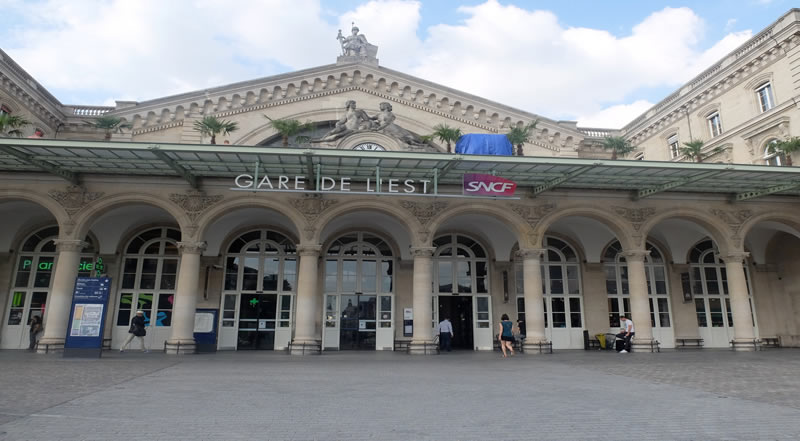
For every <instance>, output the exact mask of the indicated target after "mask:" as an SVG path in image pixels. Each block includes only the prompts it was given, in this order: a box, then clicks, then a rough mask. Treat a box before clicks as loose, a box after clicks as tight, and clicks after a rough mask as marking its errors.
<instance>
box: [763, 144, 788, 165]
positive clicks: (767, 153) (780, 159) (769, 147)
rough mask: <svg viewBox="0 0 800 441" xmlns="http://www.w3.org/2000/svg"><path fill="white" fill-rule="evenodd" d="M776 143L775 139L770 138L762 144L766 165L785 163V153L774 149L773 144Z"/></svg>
mask: <svg viewBox="0 0 800 441" xmlns="http://www.w3.org/2000/svg"><path fill="white" fill-rule="evenodd" d="M777 143H778V140H777V139H771V140H770V141H769V142H767V144H766V145H765V146H764V162H765V163H766V164H767V165H773V166H776V167H780V166H783V165H785V164H786V155H785V154H784V153H783V152H779V151H777V150H775V145H776V144H777Z"/></svg>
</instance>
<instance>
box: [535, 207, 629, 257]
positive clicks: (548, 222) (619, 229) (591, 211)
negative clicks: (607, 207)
mask: <svg viewBox="0 0 800 441" xmlns="http://www.w3.org/2000/svg"><path fill="white" fill-rule="evenodd" d="M572 216H582V217H588V218H590V219H593V220H595V221H597V222H600V223H601V224H603V225H605V226H606V227H608V228H609V229H610V230H611V232H612V233H614V236H616V238H617V240H619V242H620V243H621V244H622V247H623V249H632V248H633V247H634V246H635V245H636V241H635V240H634V239H633V231H631V228H630V225H629V224H627V223H625V222H623V221H621V220H620V219H619V218H618V217H614V216H613V215H612V214H610V213H609V212H607V211H604V210H600V209H597V208H592V207H580V206H576V207H568V208H561V209H558V210H555V211H553V212H552V213H550V214H548V215H545V216H544V217H543V218H542V219H541V220H540V221H539V223H538V224H537V225H536V229H535V230H534V231H535V236H534V237H535V240H536V243H533V244H531V246H532V247H534V248H541V245H542V244H541V242H542V239H543V238H544V236H545V234H546V233H547V230H548V229H549V228H550V227H551V226H552V225H553V224H555V223H556V222H557V221H558V220H560V219H564V218H566V217H572Z"/></svg>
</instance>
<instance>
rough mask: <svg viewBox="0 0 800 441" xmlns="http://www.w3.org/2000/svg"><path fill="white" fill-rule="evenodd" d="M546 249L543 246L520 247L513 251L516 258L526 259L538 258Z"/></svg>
mask: <svg viewBox="0 0 800 441" xmlns="http://www.w3.org/2000/svg"><path fill="white" fill-rule="evenodd" d="M546 252H547V250H546V249H544V248H522V249H520V250H517V252H516V253H514V254H515V255H516V256H517V257H518V258H520V259H523V260H527V259H537V260H538V259H540V258H541V257H542V255H543V254H544V253H546Z"/></svg>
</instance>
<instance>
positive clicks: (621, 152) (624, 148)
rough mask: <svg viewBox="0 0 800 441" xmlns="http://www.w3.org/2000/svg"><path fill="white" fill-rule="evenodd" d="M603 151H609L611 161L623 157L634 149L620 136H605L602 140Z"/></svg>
mask: <svg viewBox="0 0 800 441" xmlns="http://www.w3.org/2000/svg"><path fill="white" fill-rule="evenodd" d="M603 149H605V150H611V159H612V160H616V159H617V158H618V157H619V156H625V155H627V154H628V153H630V152H632V151H633V150H634V147H633V146H632V145H631V143H630V142H628V140H627V139H625V138H623V137H622V136H607V137H605V138H604V139H603Z"/></svg>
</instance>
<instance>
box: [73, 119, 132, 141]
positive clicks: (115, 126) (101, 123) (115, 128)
mask: <svg viewBox="0 0 800 441" xmlns="http://www.w3.org/2000/svg"><path fill="white" fill-rule="evenodd" d="M84 122H85V123H86V124H88V125H90V126H92V127H94V128H95V129H100V130H102V131H104V132H105V136H104V138H103V139H105V140H106V141H110V140H111V135H112V134H113V133H122V132H123V130H124V129H130V128H131V127H133V126H132V125H131V124H130V123H126V122H124V121H122V118H119V117H116V116H110V115H105V116H101V117H99V118H97V119H96V120H94V121H84Z"/></svg>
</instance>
